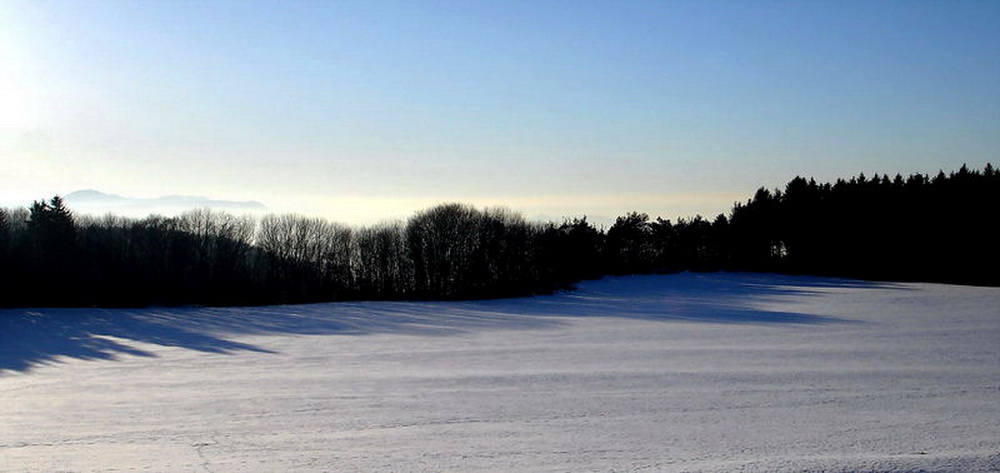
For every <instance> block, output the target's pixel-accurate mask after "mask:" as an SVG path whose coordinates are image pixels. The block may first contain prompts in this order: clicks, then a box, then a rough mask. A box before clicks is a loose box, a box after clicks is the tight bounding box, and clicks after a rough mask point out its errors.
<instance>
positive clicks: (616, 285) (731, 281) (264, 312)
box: [0, 273, 900, 374]
mask: <svg viewBox="0 0 1000 473" xmlns="http://www.w3.org/2000/svg"><path fill="white" fill-rule="evenodd" d="M899 287H900V286H896V285H892V284H887V283H869V282H863V281H849V280H837V279H821V278H804V277H790V276H777V275H765V274H726V273H715V274H675V275H651V276H631V277H621V278H606V279H603V280H599V281H588V282H585V283H582V284H581V285H580V288H579V289H578V290H576V291H570V292H565V293H560V294H554V295H550V296H539V297H531V298H520V299H497V300H484V301H460V302H350V303H327V304H306V305H290V306H266V307H225V308H147V309H7V310H0V374H2V373H3V372H4V371H17V372H26V371H30V370H31V369H32V368H33V367H36V366H38V365H43V364H48V363H58V362H59V360H60V359H61V358H64V357H66V358H75V359H84V360H113V359H116V358H117V357H119V356H121V355H134V356H155V354H154V353H152V352H150V351H147V350H143V349H141V348H138V347H136V346H132V345H130V343H134V342H141V343H145V344H153V345H159V346H170V347H180V348H185V349H190V350H197V351H202V352H210V353H233V352H240V351H254V352H269V351H268V350H266V349H264V348H262V347H259V346H255V345H253V344H250V343H246V342H237V341H233V340H230V339H228V338H227V337H234V336H239V335H253V334H259V335H281V334H285V335H370V334H380V333H396V334H412V335H431V336H447V335H453V334H459V333H466V332H471V331H479V330H489V329H537V328H550V327H556V326H559V325H562V324H565V323H569V321H570V319H572V318H579V317H619V318H627V319H643V320H661V321H694V322H706V323H730V324H733V323H737V324H829V323H844V322H848V321H846V320H843V319H836V318H832V317H826V316H822V315H817V314H803V313H792V312H778V311H769V310H763V309H761V308H760V306H761V304H763V303H767V302H769V301H776V300H781V299H786V298H789V297H815V296H819V295H821V294H822V292H821V291H820V290H821V289H826V288H843V289H849V290H864V289H868V288H899Z"/></svg>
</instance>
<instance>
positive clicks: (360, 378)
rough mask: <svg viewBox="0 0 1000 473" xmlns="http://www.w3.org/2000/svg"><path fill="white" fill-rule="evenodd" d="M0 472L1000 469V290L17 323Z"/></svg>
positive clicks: (747, 282) (6, 378)
mask: <svg viewBox="0 0 1000 473" xmlns="http://www.w3.org/2000/svg"><path fill="white" fill-rule="evenodd" d="M0 369H2V370H3V371H0V396H2V399H3V401H2V406H3V407H2V417H0V471H5V472H6V471H10V472H20V471H101V472H110V471H209V472H228V471H357V472H362V471H395V472H419V471H497V472H500V471H567V472H569V471H573V472H577V471H601V472H609V471H1000V435H997V432H1000V289H997V288H976V287H961V286H948V285H935V284H900V283H867V282H859V281H848V280H835V279H820V278H805V277H787V276H774V275H760V274H724V273H723V274H677V275H667V276H641V277H628V278H609V279H604V280H601V281H592V282H586V283H583V284H581V285H580V288H579V290H577V291H574V292H568V293H562V294H556V295H552V296H542V297H535V298H529V299H509V300H493V301H471V302H448V303H443V302H439V303H420V302H412V303H411V302H369V303H343V304H316V305H303V306H281V307H263V308H221V309H219V308H185V309H156V308H151V309H142V310H128V309H120V310H106V309H33V310H23V309H20V310H4V311H0Z"/></svg>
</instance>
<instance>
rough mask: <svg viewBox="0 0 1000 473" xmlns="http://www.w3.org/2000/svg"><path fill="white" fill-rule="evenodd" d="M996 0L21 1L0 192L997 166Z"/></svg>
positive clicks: (4, 98) (555, 206) (530, 193)
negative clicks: (989, 163) (603, 0)
mask: <svg viewBox="0 0 1000 473" xmlns="http://www.w3.org/2000/svg"><path fill="white" fill-rule="evenodd" d="M998 158H1000V2H997V1H962V0H948V1H914V0H908V1H889V0H885V1H849V0H840V1H829V2H827V1H808V0H807V1H751V0H746V1H723V0H718V1H668V0H662V1H650V2H644V1H608V2H598V1H565V0H563V1H551V2H550V1H538V0H535V1H523V2H522V1H513V0H512V1H501V2H497V1H481V2H480V1H454V2H451V1H433V0H428V1H419V2H413V1H401V2H391V1H357V2H351V1H307V0H303V1H295V2H286V1H275V2H263V1H244V0H241V1H225V0H218V1H212V2H205V1H185V0H177V1H152V0H151V1H116V0H101V1H80V0H75V1H48V0H31V1H21V0H2V1H0V177H2V179H3V184H2V185H0V205H6V206H12V205H24V204H26V203H30V202H31V201H32V200H36V199H42V198H47V197H50V196H52V195H55V194H66V193H69V192H72V191H75V190H80V189H97V190H100V191H103V192H108V193H114V194H120V195H126V196H131V197H139V198H152V197H157V196H162V195H174V194H184V195H200V196H206V197H209V198H213V199H225V200H255V201H260V202H263V203H264V204H266V205H268V206H269V208H271V209H273V210H274V211H277V212H296V213H300V214H305V215H315V216H322V217H325V218H328V219H330V220H334V221H339V222H345V223H351V224H371V223H375V222H378V221H383V220H391V219H397V218H406V217H407V216H409V215H411V214H412V213H413V212H415V211H417V210H420V209H423V208H426V207H428V206H431V205H435V204H437V203H441V202H453V201H459V202H466V203H471V204H474V205H477V206H496V205H499V206H506V207H509V208H511V209H513V210H516V211H519V212H521V213H523V214H524V215H525V216H527V217H529V218H543V219H552V220H556V221H560V220H561V219H562V218H563V217H568V216H581V215H588V216H591V217H592V218H598V219H600V218H602V217H603V218H613V217H614V216H616V215H621V214H623V213H625V212H627V211H640V212H647V213H649V214H650V215H653V216H662V217H664V218H676V217H681V216H692V215H694V214H702V215H706V216H712V215H715V214H718V213H724V212H727V211H728V210H729V209H730V208H731V206H732V204H733V203H734V202H735V201H742V200H745V199H746V198H748V197H750V196H751V195H752V194H753V192H754V191H755V190H756V189H757V188H759V187H769V188H775V187H782V186H784V184H785V183H787V182H788V181H789V180H790V179H791V178H793V177H795V176H797V175H802V176H811V177H815V178H816V179H817V180H819V181H831V180H835V179H836V178H838V177H850V176H853V175H857V174H858V173H861V172H864V173H866V174H869V175H870V174H871V173H891V174H895V173H897V172H898V173H902V174H904V175H906V174H909V173H925V174H926V173H936V172H937V171H938V170H940V169H943V170H945V171H949V170H955V169H957V168H958V167H960V166H961V165H962V164H963V163H967V164H968V165H969V166H972V167H982V166H984V165H985V164H986V163H987V162H992V163H994V164H997V163H1000V159H998Z"/></svg>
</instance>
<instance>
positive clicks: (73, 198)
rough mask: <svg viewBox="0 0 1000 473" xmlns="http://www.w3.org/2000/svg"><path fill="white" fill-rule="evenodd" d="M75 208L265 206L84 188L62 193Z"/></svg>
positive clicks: (130, 210)
mask: <svg viewBox="0 0 1000 473" xmlns="http://www.w3.org/2000/svg"><path fill="white" fill-rule="evenodd" d="M64 200H65V201H66V203H67V204H69V205H72V206H73V209H74V210H77V211H82V212H87V213H104V212H113V213H126V214H133V215H134V214H140V215H148V214H150V213H155V212H156V211H159V212H166V213H175V212H179V211H184V210H189V209H195V208H213V209H219V210H232V211H261V210H267V206H265V205H264V204H262V203H260V202H256V201H232V200H217V199H210V198H208V197H202V196H193V195H168V196H163V197H156V198H137V197H126V196H121V195H116V194H108V193H105V192H101V191H97V190H93V189H86V190H78V191H75V192H71V193H69V194H67V195H66V196H65V197H64Z"/></svg>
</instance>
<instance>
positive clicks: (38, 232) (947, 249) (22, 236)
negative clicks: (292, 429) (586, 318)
mask: <svg viewBox="0 0 1000 473" xmlns="http://www.w3.org/2000/svg"><path fill="white" fill-rule="evenodd" d="M998 203H1000V175H998V173H997V171H996V170H995V169H993V167H992V165H987V166H986V167H985V169H984V170H982V171H979V170H970V169H968V168H967V167H965V166H963V167H962V168H961V169H960V170H958V171H956V172H952V173H950V174H947V175H946V174H945V173H944V172H941V173H939V174H938V175H936V176H934V177H930V176H926V175H921V174H914V175H910V176H908V177H906V178H904V177H903V176H901V175H896V176H895V177H893V178H890V177H889V176H887V175H884V176H880V175H878V174H876V175H874V176H871V177H866V176H865V175H864V174H861V175H859V176H857V177H853V178H851V179H849V180H844V179H839V180H837V181H836V182H835V183H824V184H819V183H817V182H816V181H815V180H813V179H808V180H807V179H805V178H801V177H796V178H794V179H792V180H791V181H790V182H789V183H788V184H787V185H786V186H785V188H784V189H783V190H782V189H775V190H768V189H765V188H761V189H759V190H758V191H757V192H756V193H755V194H754V196H753V197H752V198H750V199H748V200H747V201H746V202H738V203H736V204H735V205H734V207H733V209H732V211H731V212H730V213H729V214H728V215H718V216H717V217H715V218H714V219H711V220H707V219H705V218H703V217H701V216H695V217H693V218H687V219H685V218H681V219H678V220H676V221H671V220H664V219H662V218H656V219H650V217H649V216H648V215H647V214H643V213H637V212H632V213H628V214H626V215H623V216H620V217H618V218H617V220H616V221H615V223H614V224H613V225H611V226H610V227H609V228H607V229H606V230H605V229H604V228H598V227H595V226H594V225H593V224H591V223H590V222H588V221H587V219H586V218H577V219H570V220H567V221H565V222H562V223H560V224H556V223H551V222H549V223H540V222H529V221H527V220H525V219H524V218H523V217H522V216H521V215H519V214H517V213H514V212H511V211H509V210H506V209H503V208H487V209H477V208H474V207H471V206H468V205H463V204H442V205H439V206H436V207H433V208H430V209H427V210H424V211H421V212H418V213H416V214H415V215H413V216H412V217H410V218H409V219H408V220H406V221H404V222H394V223H385V224H380V225H375V226H369V227H361V228H354V227H348V226H345V225H341V224H337V223H332V222H329V221H327V220H324V219H320V218H311V217H305V216H299V215H269V216H265V217H262V218H260V219H256V218H253V217H248V216H236V215H232V214H228V213H223V212H216V211H211V210H207V209H201V210H194V211H190V212H187V213H184V214H182V215H180V216H178V217H170V218H168V217H162V216H150V217H147V218H144V219H129V218H123V217H117V216H113V215H108V216H104V217H89V216H75V215H73V214H72V212H71V211H70V209H68V208H67V206H66V205H65V203H64V202H63V201H62V199H60V198H59V197H54V198H52V199H50V200H48V201H44V202H35V203H33V204H32V205H31V206H30V207H28V208H18V209H3V208H0V287H2V288H4V289H3V292H2V295H0V305H6V306H41V305H45V306H59V305H72V306H90V305H95V306H145V305H178V304H211V305H251V304H274V303H298V302H319V301H335V300H360V299H465V298H487V297H510V296H523V295H531V294H538V293H546V292H551V291H554V290H558V289H564V288H569V287H572V285H573V284H574V283H575V282H578V281H580V280H583V279H594V278H599V277H602V276H604V275H609V274H614V275H624V274H641V273H652V272H661V273H662V272H676V271H718V270H735V271H767V272H783V273H795V274H814V275H828V276H840V277H853V278H864V279H882V280H920V281H941V282H954V283H967V284H984V285H1000V271H998V268H1000V265H998V264H1000V256H998V251H997V244H996V242H997V241H1000V238H998V237H1000V235H998V230H997V229H996V226H995V225H994V222H993V221H994V217H993V216H994V215H995V213H994V212H995V211H996V207H997V204H998Z"/></svg>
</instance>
